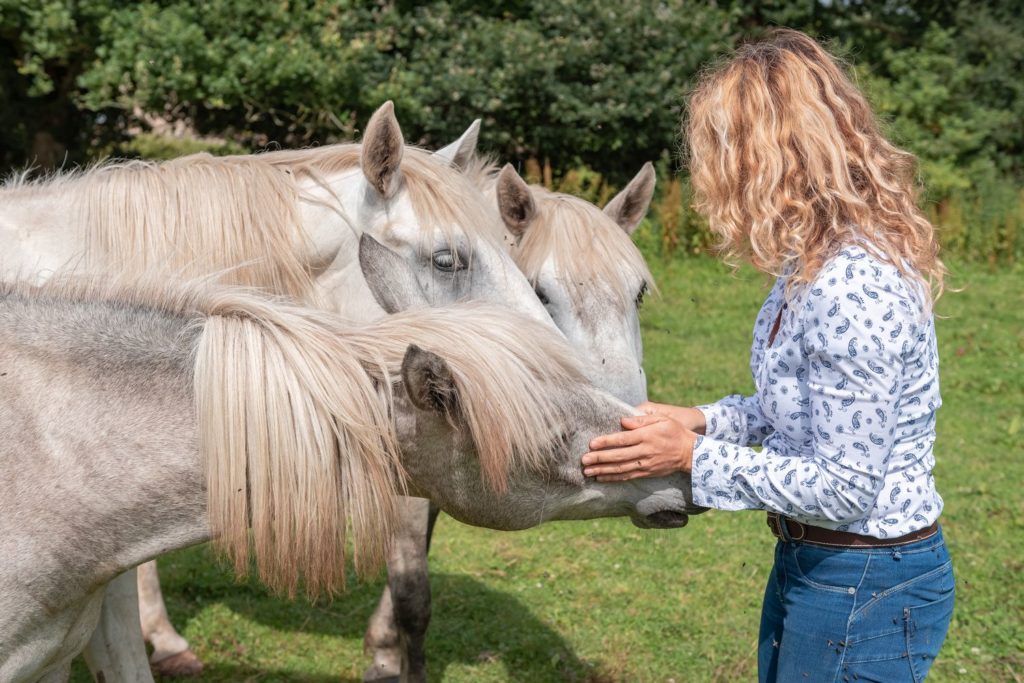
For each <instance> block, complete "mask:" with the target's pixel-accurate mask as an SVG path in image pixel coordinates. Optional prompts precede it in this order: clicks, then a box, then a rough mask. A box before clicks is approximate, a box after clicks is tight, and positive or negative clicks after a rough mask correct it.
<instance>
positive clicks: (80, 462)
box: [0, 297, 208, 604]
mask: <svg viewBox="0 0 1024 683" xmlns="http://www.w3.org/2000/svg"><path fill="white" fill-rule="evenodd" d="M19 307H20V310H19ZM61 313H63V315H61ZM93 313H98V314H101V313H102V312H101V311H98V310H97V311H79V314H80V315H79V316H77V317H75V319H77V320H78V323H77V324H76V325H69V324H68V322H67V321H68V320H69V319H71V318H72V317H73V316H69V315H67V310H64V311H61V310H60V309H59V308H57V307H56V306H55V307H52V308H51V307H47V306H44V305H39V304H34V305H32V306H26V305H25V304H23V303H21V304H19V303H18V302H17V301H14V300H13V297H12V298H8V299H6V300H0V357H2V358H3V359H4V360H5V361H6V362H5V363H4V367H3V371H4V372H5V373H6V374H5V376H4V377H3V382H4V385H3V391H2V392H0V430H2V432H3V433H4V434H5V438H4V439H3V440H2V441H0V462H3V463H4V467H5V470H6V471H7V472H8V473H17V474H16V476H14V478H13V479H11V478H5V479H4V480H2V481H0V556H3V557H7V558H11V557H22V558H27V559H31V560H32V561H33V562H38V563H43V564H46V565H47V566H45V567H33V568H32V569H31V574H29V575H32V576H37V577H41V578H40V579H39V586H38V587H39V590H40V591H41V592H42V593H45V594H47V595H49V597H51V598H53V599H54V600H55V603H54V604H59V603H60V602H61V601H63V600H68V599H74V597H75V596H72V595H64V592H65V591H68V586H69V585H71V586H74V585H79V586H95V585H98V584H99V583H102V582H105V581H109V580H110V579H112V578H114V576H116V575H117V574H119V573H121V572H123V571H124V570H126V569H129V568H131V567H134V566H136V565H138V564H139V563H141V562H143V561H145V560H147V559H149V558H152V557H155V556H156V555H158V554H161V553H164V552H167V551H169V550H173V549H176V548H181V547H185V546H188V545H192V544H195V543H198V542H201V541H203V540H205V539H206V537H207V534H208V531H207V521H206V498H205V493H204V490H203V473H202V469H201V464H200V459H199V454H198V450H197V447H196V436H195V435H196V425H195V417H194V414H193V404H192V398H191V395H190V393H191V391H190V378H189V377H188V373H187V369H186V368H187V363H188V349H186V348H185V347H184V345H183V342H182V340H181V336H180V335H181V332H182V329H183V328H182V327H181V326H180V325H168V324H163V325H161V324H160V321H159V320H158V321H156V322H155V324H153V325H150V326H149V327H148V328H147V329H144V330H142V332H141V333H138V331H136V333H134V334H124V335H121V338H120V339H119V338H118V335H117V334H116V332H114V330H115V329H116V328H104V325H103V324H102V322H103V321H102V320H101V318H102V316H101V315H93ZM108 322H109V321H108ZM101 335H102V336H101ZM154 359H156V360H155V362H154ZM7 526H9V528H5V527H7ZM25 538H30V539H32V542H33V543H34V544H36V547H37V548H41V547H43V546H46V548H45V550H42V551H41V552H37V553H33V554H32V556H31V558H29V557H28V555H26V554H19V552H18V551H19V548H17V547H5V545H7V544H12V546H16V545H17V544H18V543H19V540H18V539H22V540H24V539H25ZM41 558H45V559H41ZM51 564H52V565H53V566H50V565H51ZM24 569H26V570H28V568H27V567H25V568H24ZM14 570H15V571H18V567H16V566H15V567H14ZM55 577H59V579H60V580H59V581H58V579H57V578H55ZM69 579H71V581H70V583H69V581H68V580H69ZM51 580H52V581H54V583H53V585H49V584H48V583H47V582H48V581H51ZM39 597H45V596H43V595H40V596H39Z"/></svg>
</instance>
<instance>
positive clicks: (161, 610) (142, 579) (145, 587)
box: [139, 560, 203, 676]
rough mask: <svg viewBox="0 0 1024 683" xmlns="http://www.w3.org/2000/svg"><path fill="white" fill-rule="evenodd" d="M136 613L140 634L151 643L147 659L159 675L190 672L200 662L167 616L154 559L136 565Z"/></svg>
mask: <svg viewBox="0 0 1024 683" xmlns="http://www.w3.org/2000/svg"><path fill="white" fill-rule="evenodd" d="M139 617H140V621H141V624H142V637H143V638H145V639H146V640H147V641H149V643H150V645H152V646H153V654H152V656H151V657H150V658H149V661H150V662H151V663H152V665H153V669H154V670H155V671H156V672H157V673H158V674H160V675H161V676H194V675H196V674H198V673H199V672H201V671H202V670H203V663H202V662H201V661H199V657H197V656H196V655H195V653H194V652H192V650H190V649H189V647H188V641H187V640H185V639H184V638H182V637H181V635H179V634H178V632H177V631H175V630H174V626H173V625H172V624H171V620H170V619H169V618H168V617H167V607H166V606H165V605H164V595H163V592H162V591H161V590H160V576H159V574H157V571H156V560H150V561H149V562H146V563H145V564H142V565H139Z"/></svg>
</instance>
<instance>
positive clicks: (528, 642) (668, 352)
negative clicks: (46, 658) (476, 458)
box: [74, 259, 1024, 683]
mask: <svg viewBox="0 0 1024 683" xmlns="http://www.w3.org/2000/svg"><path fill="white" fill-rule="evenodd" d="M653 266H654V270H655V274H656V276H657V277H658V280H659V284H660V287H661V297H660V298H653V297H652V298H651V299H650V301H649V303H648V304H646V308H645V311H644V316H643V318H644V332H645V337H644V338H645V346H646V352H647V363H646V364H647V368H648V371H649V372H648V374H649V377H650V394H651V397H652V399H655V400H662V401H670V402H679V403H688V404H692V403H696V402H702V401H706V400H711V399H715V398H718V397H720V396H722V395H724V394H726V393H731V392H736V391H743V392H749V391H750V390H751V388H752V384H751V380H750V374H749V371H748V370H747V360H748V359H747V353H748V344H749V329H750V326H751V324H752V322H753V318H754V314H755V313H756V311H757V308H758V306H759V305H760V302H761V299H762V298H763V296H764V294H765V288H764V284H765V281H764V279H763V278H762V277H760V276H758V275H756V274H753V273H751V272H749V271H742V272H740V273H739V274H737V275H732V274H731V273H730V272H729V271H728V270H727V269H726V268H724V267H723V266H721V265H720V264H718V263H717V262H714V261H711V260H705V259H692V260H688V261H673V262H670V263H668V264H665V265H659V264H657V263H655V264H653ZM953 270H954V276H955V277H954V278H953V280H952V284H953V285H954V286H958V287H965V289H964V291H963V292H960V293H949V294H947V295H946V297H945V298H943V299H942V300H941V302H940V304H939V306H938V312H939V313H940V314H941V315H943V316H945V317H944V318H942V319H941V320H940V321H939V323H938V329H939V335H940V346H941V354H942V394H943V398H944V401H945V403H944V406H943V408H942V409H941V411H940V414H939V421H938V424H939V437H938V443H937V455H938V462H939V464H938V469H937V479H938V484H939V490H940V492H941V493H942V495H943V497H944V498H945V500H946V510H945V513H944V515H943V522H944V525H945V530H946V536H947V539H948V541H949V544H950V546H951V552H952V555H953V561H954V565H955V571H956V575H957V591H958V593H957V605H956V613H955V616H954V621H953V626H952V631H951V632H950V635H949V639H948V641H947V643H946V647H945V649H944V650H943V653H942V655H941V656H940V657H939V659H938V661H937V662H936V664H935V667H934V669H933V674H932V677H931V678H930V680H934V681H985V682H988V681H1020V680H1024V597H1022V589H1021V583H1022V581H1024V496H1022V492H1021V487H1022V482H1024V446H1022V443H1024V361H1022V356H1024V269H1022V268H1019V267H1018V268H1015V269H1003V270H1000V271H996V272H989V271H987V270H984V269H982V268H980V267H954V269H953ZM772 544H773V539H772V538H771V536H770V534H769V532H768V530H767V528H766V527H765V524H764V519H763V515H762V514H760V513H753V512H751V513H738V514H725V513H715V512H710V513H708V514H706V515H703V516H701V517H699V518H696V519H694V520H693V521H692V522H691V524H690V526H689V527H687V528H686V529H683V530H676V531H641V530H639V529H636V528H634V527H633V526H632V525H631V524H630V523H629V522H628V521H626V520H600V521H591V522H574V523H555V524H550V525H547V526H544V527H541V528H538V529H533V530H530V531H526V532H518V533H497V532H490V531H485V530H482V529H474V528H471V527H467V526H464V525H461V524H459V523H457V522H455V521H453V520H452V519H450V518H442V520H441V521H440V523H439V525H438V529H437V534H436V536H435V539H434V548H433V550H432V553H431V556H432V560H431V566H432V569H433V571H432V586H433V594H434V616H433V621H432V626H431V630H430V636H429V640H428V656H429V673H430V679H431V680H432V681H446V682H450V683H455V682H467V683H468V682H471V681H472V682H474V683H478V682H487V681H495V682H497V681H510V682H515V683H535V682H542V681H553V682H555V681H558V682H561V681H593V682H602V683H603V682H611V681H643V682H646V681H652V682H654V681H661V682H671V681H674V682H675V683H683V682H684V681H685V682H701V681H747V680H753V679H754V678H755V670H756V658H755V648H756V644H755V642H756V632H757V623H758V615H759V609H760V599H761V593H762V590H763V585H764V579H765V575H766V571H767V569H768V566H769V564H770V561H771V548H772ZM160 568H161V572H162V575H163V578H164V590H165V592H166V594H167V596H168V602H169V608H170V611H171V617H172V619H173V621H174V622H175V624H176V625H178V626H179V627H180V628H181V629H182V632H183V633H184V635H185V636H186V637H187V638H188V639H189V640H190V641H191V643H192V646H193V648H194V649H195V650H196V651H197V653H198V654H199V655H200V657H202V659H203V660H204V661H205V662H206V666H207V668H206V672H205V673H204V674H203V676H202V677H201V680H203V681H267V682H269V681H305V682H308V683H326V682H328V681H330V682H336V681H339V680H340V681H356V680H359V678H360V675H361V673H362V670H363V669H364V667H365V666H366V665H367V663H368V660H367V658H366V657H365V656H364V655H363V653H362V636H363V629H364V627H365V624H366V620H367V618H368V617H369V615H370V613H371V611H372V610H373V607H374V606H375V604H376V600H377V597H378V595H379V591H380V587H381V582H380V581H377V582H375V583H372V584H364V585H361V586H359V585H357V586H355V587H354V589H353V590H352V591H351V592H350V593H348V594H347V595H345V596H343V597H341V598H338V599H336V600H335V601H334V602H333V603H330V604H322V605H315V606H312V605H310V604H309V603H307V602H303V601H297V602H287V601H285V600H281V599H278V598H275V597H272V596H269V595H268V594H267V593H266V592H265V591H264V590H263V589H262V588H260V587H259V586H258V585H257V584H255V583H241V584H240V583H238V582H236V581H235V579H234V578H233V577H232V576H231V575H229V574H228V573H227V572H225V571H224V570H222V569H221V568H219V566H218V564H217V562H216V561H215V560H214V559H213V558H212V557H211V555H210V553H209V552H208V551H207V549H206V548H205V547H200V548H194V549H190V550H186V551H182V552H178V553H175V554H173V555H170V556H168V557H166V558H163V559H161V564H160ZM74 680H76V681H87V680H88V674H87V673H86V672H85V669H84V667H82V666H81V665H78V666H77V668H76V670H75V676H74Z"/></svg>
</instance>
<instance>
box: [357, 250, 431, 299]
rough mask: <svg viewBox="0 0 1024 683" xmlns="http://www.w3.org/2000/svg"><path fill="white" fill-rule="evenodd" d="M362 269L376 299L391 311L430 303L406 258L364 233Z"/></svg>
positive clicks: (361, 253)
mask: <svg viewBox="0 0 1024 683" xmlns="http://www.w3.org/2000/svg"><path fill="white" fill-rule="evenodd" d="M359 268H360V270H362V271H363V277H364V278H365V279H366V284H367V285H369V287H370V291H371V292H372V293H373V298H374V299H376V300H377V303H378V304H380V307H381V308H383V309H384V310H385V311H386V312H388V313H398V312H400V311H405V310H408V309H410V308H419V307H423V306H426V305H427V304H428V302H427V297H426V296H424V294H423V290H422V289H421V288H420V283H419V282H418V281H417V280H416V275H415V274H414V273H413V272H412V269H411V268H409V266H408V265H407V264H406V262H405V261H403V260H402V257H401V256H399V255H398V254H396V253H395V252H393V251H391V250H390V249H388V248H387V247H385V246H384V245H383V244H381V243H380V242H378V241H377V240H375V239H374V238H372V237H370V236H369V235H368V234H366V233H363V235H362V237H360V238H359Z"/></svg>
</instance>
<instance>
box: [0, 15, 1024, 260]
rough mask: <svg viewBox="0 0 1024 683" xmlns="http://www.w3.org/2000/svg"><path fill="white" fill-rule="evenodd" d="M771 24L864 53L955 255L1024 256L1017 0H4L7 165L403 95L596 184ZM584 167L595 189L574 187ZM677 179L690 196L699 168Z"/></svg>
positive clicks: (1, 84)
mask: <svg viewBox="0 0 1024 683" xmlns="http://www.w3.org/2000/svg"><path fill="white" fill-rule="evenodd" d="M775 25H787V26H792V27H794V28H799V29H802V30H805V31H808V32H809V33H811V34H812V35H814V36H816V37H819V38H821V39H823V40H826V41H828V43H829V45H830V47H831V48H832V49H834V50H835V51H837V52H838V53H840V54H842V55H844V56H845V57H846V58H847V59H849V60H850V61H851V62H853V63H854V64H855V65H856V73H857V75H858V78H859V81H860V83H861V85H862V86H863V87H864V89H865V90H866V91H867V93H868V94H869V96H870V97H871V99H872V100H873V102H874V104H875V106H876V108H877V110H878V111H879V113H880V114H881V116H882V118H883V120H884V122H885V123H886V125H887V126H888V129H889V131H890V133H891V135H892V137H893V138H894V139H895V140H896V141H897V142H898V143H899V144H901V145H903V146H905V147H907V148H908V149H910V150H911V151H913V152H914V153H915V154H917V155H918V156H919V158H920V160H921V172H922V177H923V180H924V182H925V185H926V187H927V196H926V199H927V201H928V202H929V205H930V207H932V208H931V209H930V210H931V211H932V212H933V213H935V214H936V215H937V216H947V215H948V216H954V214H957V212H959V213H958V214H957V215H959V216H960V217H961V218H962V219H963V220H964V221H965V223H964V225H963V226H960V227H956V230H960V228H961V227H962V234H960V235H959V237H956V238H955V239H950V240H948V241H947V243H948V244H949V245H964V248H965V249H966V252H965V253H970V254H971V255H972V257H976V258H984V259H989V258H991V257H992V256H993V255H995V256H996V257H997V258H998V259H1000V260H1002V259H1005V258H1014V257H1018V256H1019V255H1020V246H1019V241H1018V240H1016V238H1015V237H1014V236H1013V235H1015V230H1016V228H1014V227H1013V226H1014V225H1016V224H1015V223H1014V222H1013V221H1014V220H1015V219H1013V218H1012V216H1015V215H1018V214H1019V193H1018V192H1017V191H1016V188H1019V187H1021V186H1022V185H1024V126H1021V125H1020V122H1021V121H1022V120H1024V79H1021V78H1020V74H1021V73H1022V72H1024V64H1022V61H1024V15H1022V14H1021V13H1020V12H1019V11H1018V9H1017V7H1016V3H1014V2H1010V1H1009V0H986V1H983V2H969V1H968V0H956V1H955V2H940V1H939V0H886V2H877V3H876V2H815V1H811V2H808V1H807V0H771V1H768V2H756V3H755V2H750V1H749V0H732V1H731V2H724V3H693V2H687V1H686V0H637V1H636V2H622V1H621V0H586V1H584V0H517V1H516V2H512V3H491V2H480V1H479V0H428V1H427V2H416V3H413V2H409V1H408V0H374V1H369V0H289V1H287V2H265V1H264V0H210V1H209V2H196V0H159V1H157V0H144V1H142V2H130V1H128V0H32V1H30V0H0V98H2V101H3V102H4V103H5V106H4V107H3V108H2V109H0V164H3V165H5V166H11V165H23V164H25V163H28V162H34V163H37V164H38V165H40V166H42V167H44V168H45V167H50V166H54V165H58V164H60V163H62V162H64V161H65V158H66V159H67V160H69V161H71V162H84V161H88V160H89V159H91V158H94V157H95V156H97V155H103V154H115V155H150V154H156V155H159V156H165V155H167V154H170V153H173V150H170V149H159V150H157V149H154V148H153V142H154V140H142V141H135V142H133V141H132V139H133V138H135V137H136V136H137V134H138V132H139V131H141V132H144V133H145V132H147V131H152V132H153V133H154V134H160V130H159V129H160V128H161V124H164V123H166V124H174V125H176V126H178V127H179V129H180V128H181V126H183V128H184V130H186V131H188V132H189V133H190V134H191V135H192V136H195V137H199V138H211V137H212V138H216V139H222V140H225V141H227V142H230V143H231V144H232V145H234V146H233V147H231V148H230V149H247V150H255V149H260V148H263V147H265V146H267V145H273V144H280V145H283V146H300V145H308V144H318V143H321V144H322V143H328V142H333V141H337V140H340V139H347V138H350V137H352V136H353V135H356V134H358V132H359V129H360V127H361V126H362V125H364V124H365V122H366V120H367V118H368V116H369V114H370V113H371V112H372V111H373V110H374V109H375V108H376V107H377V106H378V105H379V104H380V103H381V102H382V101H384V100H385V99H393V100H394V101H395V103H396V106H397V109H398V113H399V117H400V119H401V121H402V123H403V128H404V131H405V133H406V135H407V138H408V139H409V140H410V141H412V142H417V143H422V144H426V145H432V146H436V145H440V144H444V143H446V142H448V141H449V140H451V139H453V138H454V137H455V136H457V135H458V134H459V133H461V131H462V130H463V129H464V128H465V126H466V125H467V124H468V123H469V122H470V121H471V120H473V119H474V118H477V117H480V118H483V119H484V126H483V130H482V147H483V148H484V149H487V150H490V151H493V152H495V153H497V154H498V155H499V156H501V157H502V158H503V159H508V160H513V161H520V162H522V161H526V160H530V159H533V160H537V161H536V163H537V164H538V165H540V164H543V168H545V169H551V170H550V171H549V172H548V173H547V175H546V176H545V177H546V178H548V179H550V178H551V177H558V178H561V179H562V180H563V181H566V182H568V184H569V185H573V184H574V183H575V184H578V185H580V189H582V190H583V192H584V193H591V192H592V190H593V189H594V188H597V189H600V187H602V184H604V186H606V187H611V186H612V185H621V184H622V183H624V182H625V181H626V180H627V179H628V178H629V177H631V176H632V174H633V173H635V171H636V169H637V168H639V167H640V165H641V164H642V163H643V162H644V161H649V160H655V159H659V158H662V156H663V155H664V154H666V153H668V154H670V155H674V153H675V150H676V149H677V147H678V144H679V119H680V113H681V108H682V106H683V104H684V102H685V94H686V92H687V89H688V88H689V87H690V86H691V85H692V83H693V82H694V79H695V78H696V76H697V74H698V73H699V70H700V69H701V68H703V67H704V66H705V65H707V64H711V63H714V62H715V61H716V60H718V59H720V58H722V57H723V56H727V55H728V53H729V52H730V50H731V49H732V48H733V47H734V46H735V45H737V44H738V43H739V42H740V41H742V40H746V39H751V38H757V37H758V36H760V35H762V34H763V33H764V31H765V30H766V29H767V28H769V27H771V26H775ZM186 137H188V136H186ZM161 144H162V143H161ZM183 144H184V147H183V148H182V149H184V148H186V147H188V146H189V145H190V144H191V143H183ZM203 144H205V143H203ZM583 168H588V169H593V172H594V173H596V174H597V175H596V179H597V183H596V185H594V186H593V188H592V187H590V186H589V185H587V184H588V183H592V182H593V181H594V180H595V178H585V177H578V178H575V179H573V178H571V176H572V175H573V174H577V175H578V174H579V173H583V171H582V170H580V169H583ZM666 170H667V169H666ZM588 173H589V171H588ZM659 177H660V179H661V180H662V182H663V184H664V185H665V187H666V188H667V189H670V190H671V191H672V193H674V196H673V198H671V200H670V201H669V204H671V205H673V206H675V205H677V204H681V205H683V206H684V207H688V202H689V196H688V190H687V186H686V182H685V180H682V181H680V182H679V184H678V185H673V184H672V183H671V182H670V181H669V176H668V174H667V173H662V174H660V175H659ZM675 195H678V196H675ZM600 196H601V195H600V193H599V192H598V194H596V195H595V197H597V198H600ZM991 202H995V207H996V208H991V206H990V203H991ZM663 208H665V207H663ZM1015 212H1016V213H1015ZM690 216H691V213H690V212H689V210H688V208H685V209H684V210H682V211H681V212H680V211H675V210H674V209H671V210H667V212H662V214H659V217H658V218H657V219H656V223H657V224H658V225H659V226H667V227H666V231H665V232H664V233H663V234H662V235H661V237H662V239H661V241H662V243H663V245H664V247H665V249H666V251H667V252H670V253H690V252H692V251H694V250H698V249H700V248H701V247H702V246H704V245H705V244H706V243H707V239H706V235H704V234H703V233H702V226H701V224H700V222H699V221H691V220H690ZM944 220H945V219H944ZM975 221H980V223H978V224H975ZM953 232H955V231H953ZM966 245H972V246H966ZM956 248H959V247H956Z"/></svg>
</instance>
